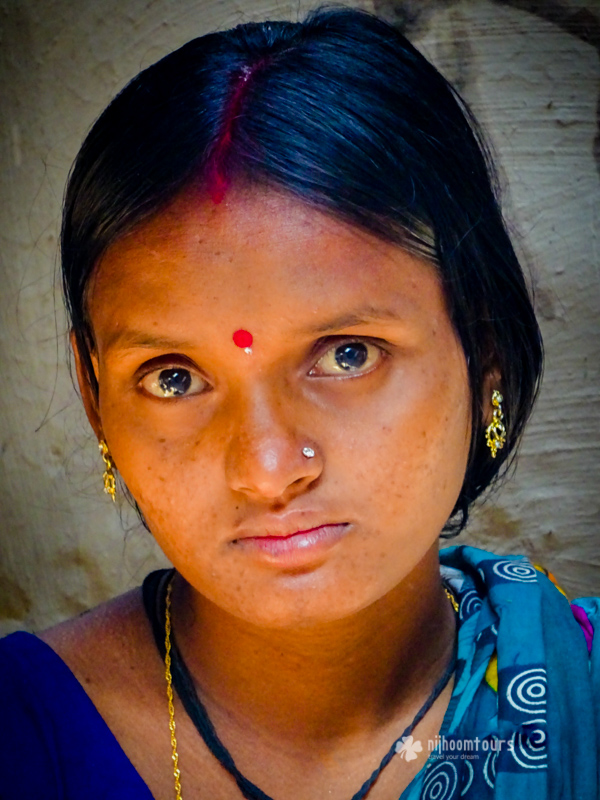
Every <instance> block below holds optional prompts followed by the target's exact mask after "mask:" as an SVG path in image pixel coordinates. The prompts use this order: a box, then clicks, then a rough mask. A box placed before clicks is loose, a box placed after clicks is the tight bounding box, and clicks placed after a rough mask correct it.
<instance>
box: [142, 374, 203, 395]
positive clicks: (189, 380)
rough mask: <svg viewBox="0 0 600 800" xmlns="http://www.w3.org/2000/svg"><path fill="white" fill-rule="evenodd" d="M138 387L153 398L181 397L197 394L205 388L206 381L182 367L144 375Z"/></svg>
mask: <svg viewBox="0 0 600 800" xmlns="http://www.w3.org/2000/svg"><path fill="white" fill-rule="evenodd" d="M140 385H141V386H142V387H143V388H144V389H145V390H146V391H147V392H148V393H149V394H151V395H153V396H154V397H165V398H166V397H183V396H184V395H186V394H198V393H199V392H201V391H202V390H203V389H204V388H205V387H206V386H207V383H206V381H204V380H202V378H201V377H200V376H199V375H196V374H194V373H193V372H190V370H189V369H185V368H183V367H169V368H168V369H156V370H154V372H149V373H148V374H147V375H144V377H143V378H142V380H141V381H140Z"/></svg>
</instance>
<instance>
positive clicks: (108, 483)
mask: <svg viewBox="0 0 600 800" xmlns="http://www.w3.org/2000/svg"><path fill="white" fill-rule="evenodd" d="M98 449H99V450H100V453H101V455H102V460H103V461H104V466H105V467H106V469H105V470H104V474H103V475H102V479H103V480H104V491H105V492H106V494H109V495H110V496H111V497H112V501H113V503H114V502H115V495H116V493H117V481H116V479H115V473H114V472H113V466H114V465H113V462H112V458H111V457H110V454H109V452H108V445H107V444H106V442H105V441H104V439H101V440H100V441H99V442H98Z"/></svg>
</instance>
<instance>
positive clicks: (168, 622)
mask: <svg viewBox="0 0 600 800" xmlns="http://www.w3.org/2000/svg"><path fill="white" fill-rule="evenodd" d="M172 588H173V581H172V579H171V580H170V581H169V585H168V586H167V595H166V598H165V678H166V679H167V699H168V701H169V731H170V732H171V758H172V759H173V777H174V778H175V800H182V794H181V770H180V769H179V753H178V752H177V737H176V736H175V707H174V705H173V678H172V675H171V591H172ZM444 592H445V593H446V597H447V598H448V600H450V602H451V603H452V608H453V609H454V611H455V612H456V613H458V602H457V600H456V597H455V596H454V594H453V593H452V592H451V591H450V589H448V587H447V586H444Z"/></svg>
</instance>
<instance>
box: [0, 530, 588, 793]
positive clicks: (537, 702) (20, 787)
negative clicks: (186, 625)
mask: <svg viewBox="0 0 600 800" xmlns="http://www.w3.org/2000/svg"><path fill="white" fill-rule="evenodd" d="M440 560H441V562H442V573H443V575H444V577H445V578H446V580H448V581H449V582H450V583H451V584H452V586H453V588H454V590H455V592H456V593H457V597H458V600H459V604H460V609H459V630H458V651H457V672H456V680H455V684H454V688H453V692H452V698H451V700H450V704H449V706H448V710H447V712H446V715H445V719H444V724H443V726H442V730H441V736H440V737H438V738H436V740H434V741H429V742H428V741H420V740H419V739H418V738H416V736H415V737H412V736H411V737H408V740H407V741H406V742H404V743H403V744H402V746H398V748H397V752H398V756H397V757H399V758H405V759H406V760H407V761H410V760H413V759H415V758H417V757H423V756H422V755H421V756H419V754H420V753H421V754H425V755H426V756H427V759H426V761H425V763H424V766H423V768H422V769H421V770H420V771H419V773H418V774H417V775H416V776H415V778H414V779H413V781H412V782H411V784H410V785H409V786H408V787H407V788H406V789H405V791H404V792H403V793H402V797H401V798H400V800H430V798H431V799H432V800H433V798H435V800H459V799H460V800H462V798H467V800H470V799H471V798H476V800H484V799H485V798H492V797H493V798H506V799H507V800H508V798H510V800H521V799H522V800H534V799H535V800H545V799H546V798H557V800H558V799H559V798H560V800H597V798H598V797H599V796H600V792H599V791H598V787H599V783H600V782H599V777H598V776H599V772H598V742H599V737H598V733H599V728H600V676H599V672H600V647H599V642H600V636H598V635H596V636H594V629H596V631H597V629H598V626H599V625H600V601H599V600H597V599H594V598H588V599H584V600H578V601H576V603H577V605H576V607H575V611H574V612H573V611H572V610H571V608H570V606H569V603H568V601H566V599H565V598H564V597H563V595H562V594H561V593H560V592H559V590H557V589H556V587H555V586H554V585H553V584H552V583H551V582H550V580H548V578H547V577H546V576H545V575H543V574H541V573H540V572H539V571H538V570H536V569H534V568H533V567H532V565H531V564H530V563H529V562H528V561H527V560H526V559H524V558H523V557H521V556H504V557H502V558H498V557H497V556H493V555H492V554H490V553H487V552H485V551H483V550H478V549H476V548H472V547H465V546H459V547H450V548H446V549H444V550H443V551H441V554H440ZM0 723H1V724H0V798H1V800H17V798H18V800H33V799H34V798H35V800H39V799H40V798H43V800H104V799H105V798H106V800H108V798H110V800H152V795H151V793H150V791H149V789H148V787H147V786H146V784H145V783H144V781H143V780H142V778H141V777H140V776H139V774H138V773H137V772H136V770H135V768H134V767H133V765H132V764H131V762H130V761H129V759H128V758H127V756H126V755H125V753H124V752H123V750H122V749H121V747H120V745H119V744H118V742H117V741H116V739H115V737H114V736H113V734H112V733H111V731H110V730H109V728H108V727H107V725H106V723H105V722H104V720H103V719H102V717H101V716H100V714H99V713H98V711H97V710H96V708H95V706H94V705H93V703H92V701H91V700H90V698H89V697H88V695H87V694H86V692H85V690H84V689H83V687H82V686H81V684H80V683H79V682H78V681H77V679H76V678H75V676H74V675H73V674H72V672H71V671H70V670H69V668H68V667H67V666H66V664H65V663H64V662H63V661H62V660H61V659H60V658H59V657H58V656H57V655H56V653H55V652H54V651H53V650H52V649H51V648H50V647H48V646H47V645H46V644H45V643H44V642H42V641H41V640H40V639H38V638H37V637H35V636H33V635H31V634H28V633H14V634H12V635H10V636H7V637H6V638H5V639H3V640H1V641H0ZM417 732H418V729H417ZM182 769H183V774H182V784H183V792H184V796H185V767H184V766H183V765H182Z"/></svg>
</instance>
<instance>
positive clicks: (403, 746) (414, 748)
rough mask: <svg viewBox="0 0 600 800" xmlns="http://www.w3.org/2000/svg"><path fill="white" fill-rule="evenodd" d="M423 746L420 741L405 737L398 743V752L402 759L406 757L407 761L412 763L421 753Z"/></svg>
mask: <svg viewBox="0 0 600 800" xmlns="http://www.w3.org/2000/svg"><path fill="white" fill-rule="evenodd" d="M422 749H423V745H422V744H421V742H420V741H419V740H418V739H413V737H412V736H403V737H402V739H400V741H399V742H396V752H397V753H400V758H403V757H404V756H406V760H407V761H412V760H413V759H414V758H416V757H417V753H420V752H421V751H422Z"/></svg>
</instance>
